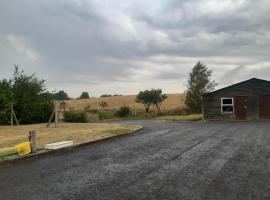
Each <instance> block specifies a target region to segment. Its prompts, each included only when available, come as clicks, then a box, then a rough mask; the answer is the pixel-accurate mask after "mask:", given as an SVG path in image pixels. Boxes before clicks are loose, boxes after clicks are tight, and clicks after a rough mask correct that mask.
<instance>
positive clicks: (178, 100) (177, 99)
mask: <svg viewBox="0 0 270 200" xmlns="http://www.w3.org/2000/svg"><path fill="white" fill-rule="evenodd" d="M184 98H185V96H184V94H168V98H167V99H166V100H165V101H164V103H163V104H162V106H161V110H162V111H163V112H166V111H170V110H173V109H177V108H179V109H181V108H183V106H184ZM135 99H136V95H127V96H113V97H101V98H90V99H74V100H67V101H65V103H66V110H85V109H102V108H101V107H100V106H99V103H100V102H102V101H105V102H107V103H108V107H106V109H108V110H117V109H119V108H120V107H121V106H129V107H130V108H131V109H132V110H136V111H143V110H144V107H143V105H142V104H140V103H137V102H135ZM151 109H152V110H155V108H153V107H152V108H151Z"/></svg>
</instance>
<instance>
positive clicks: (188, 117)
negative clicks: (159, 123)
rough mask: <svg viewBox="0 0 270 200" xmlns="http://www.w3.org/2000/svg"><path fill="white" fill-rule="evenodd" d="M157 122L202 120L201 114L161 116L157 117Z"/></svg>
mask: <svg viewBox="0 0 270 200" xmlns="http://www.w3.org/2000/svg"><path fill="white" fill-rule="evenodd" d="M154 119H156V120H164V121H199V120H202V115H201V114H193V115H181V116H173V115H171V116H160V117H155V118H154Z"/></svg>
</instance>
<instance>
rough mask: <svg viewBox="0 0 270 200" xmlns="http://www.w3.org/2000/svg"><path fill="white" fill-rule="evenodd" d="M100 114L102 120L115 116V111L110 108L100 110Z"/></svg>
mask: <svg viewBox="0 0 270 200" xmlns="http://www.w3.org/2000/svg"><path fill="white" fill-rule="evenodd" d="M98 115H99V119H100V120H104V119H112V118H114V113H113V112H112V111H109V110H99V111H98Z"/></svg>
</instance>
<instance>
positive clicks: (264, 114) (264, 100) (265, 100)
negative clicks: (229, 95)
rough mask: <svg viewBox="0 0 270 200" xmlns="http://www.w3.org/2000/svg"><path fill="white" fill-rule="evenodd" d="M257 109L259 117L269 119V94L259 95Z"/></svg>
mask: <svg viewBox="0 0 270 200" xmlns="http://www.w3.org/2000/svg"><path fill="white" fill-rule="evenodd" d="M259 109H260V110H259V115H260V118H261V119H270V96H260V106H259Z"/></svg>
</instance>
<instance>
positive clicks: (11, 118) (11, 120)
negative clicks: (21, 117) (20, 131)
mask: <svg viewBox="0 0 270 200" xmlns="http://www.w3.org/2000/svg"><path fill="white" fill-rule="evenodd" d="M12 107H13V106H10V125H11V126H13V113H12V110H13V109H12Z"/></svg>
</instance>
